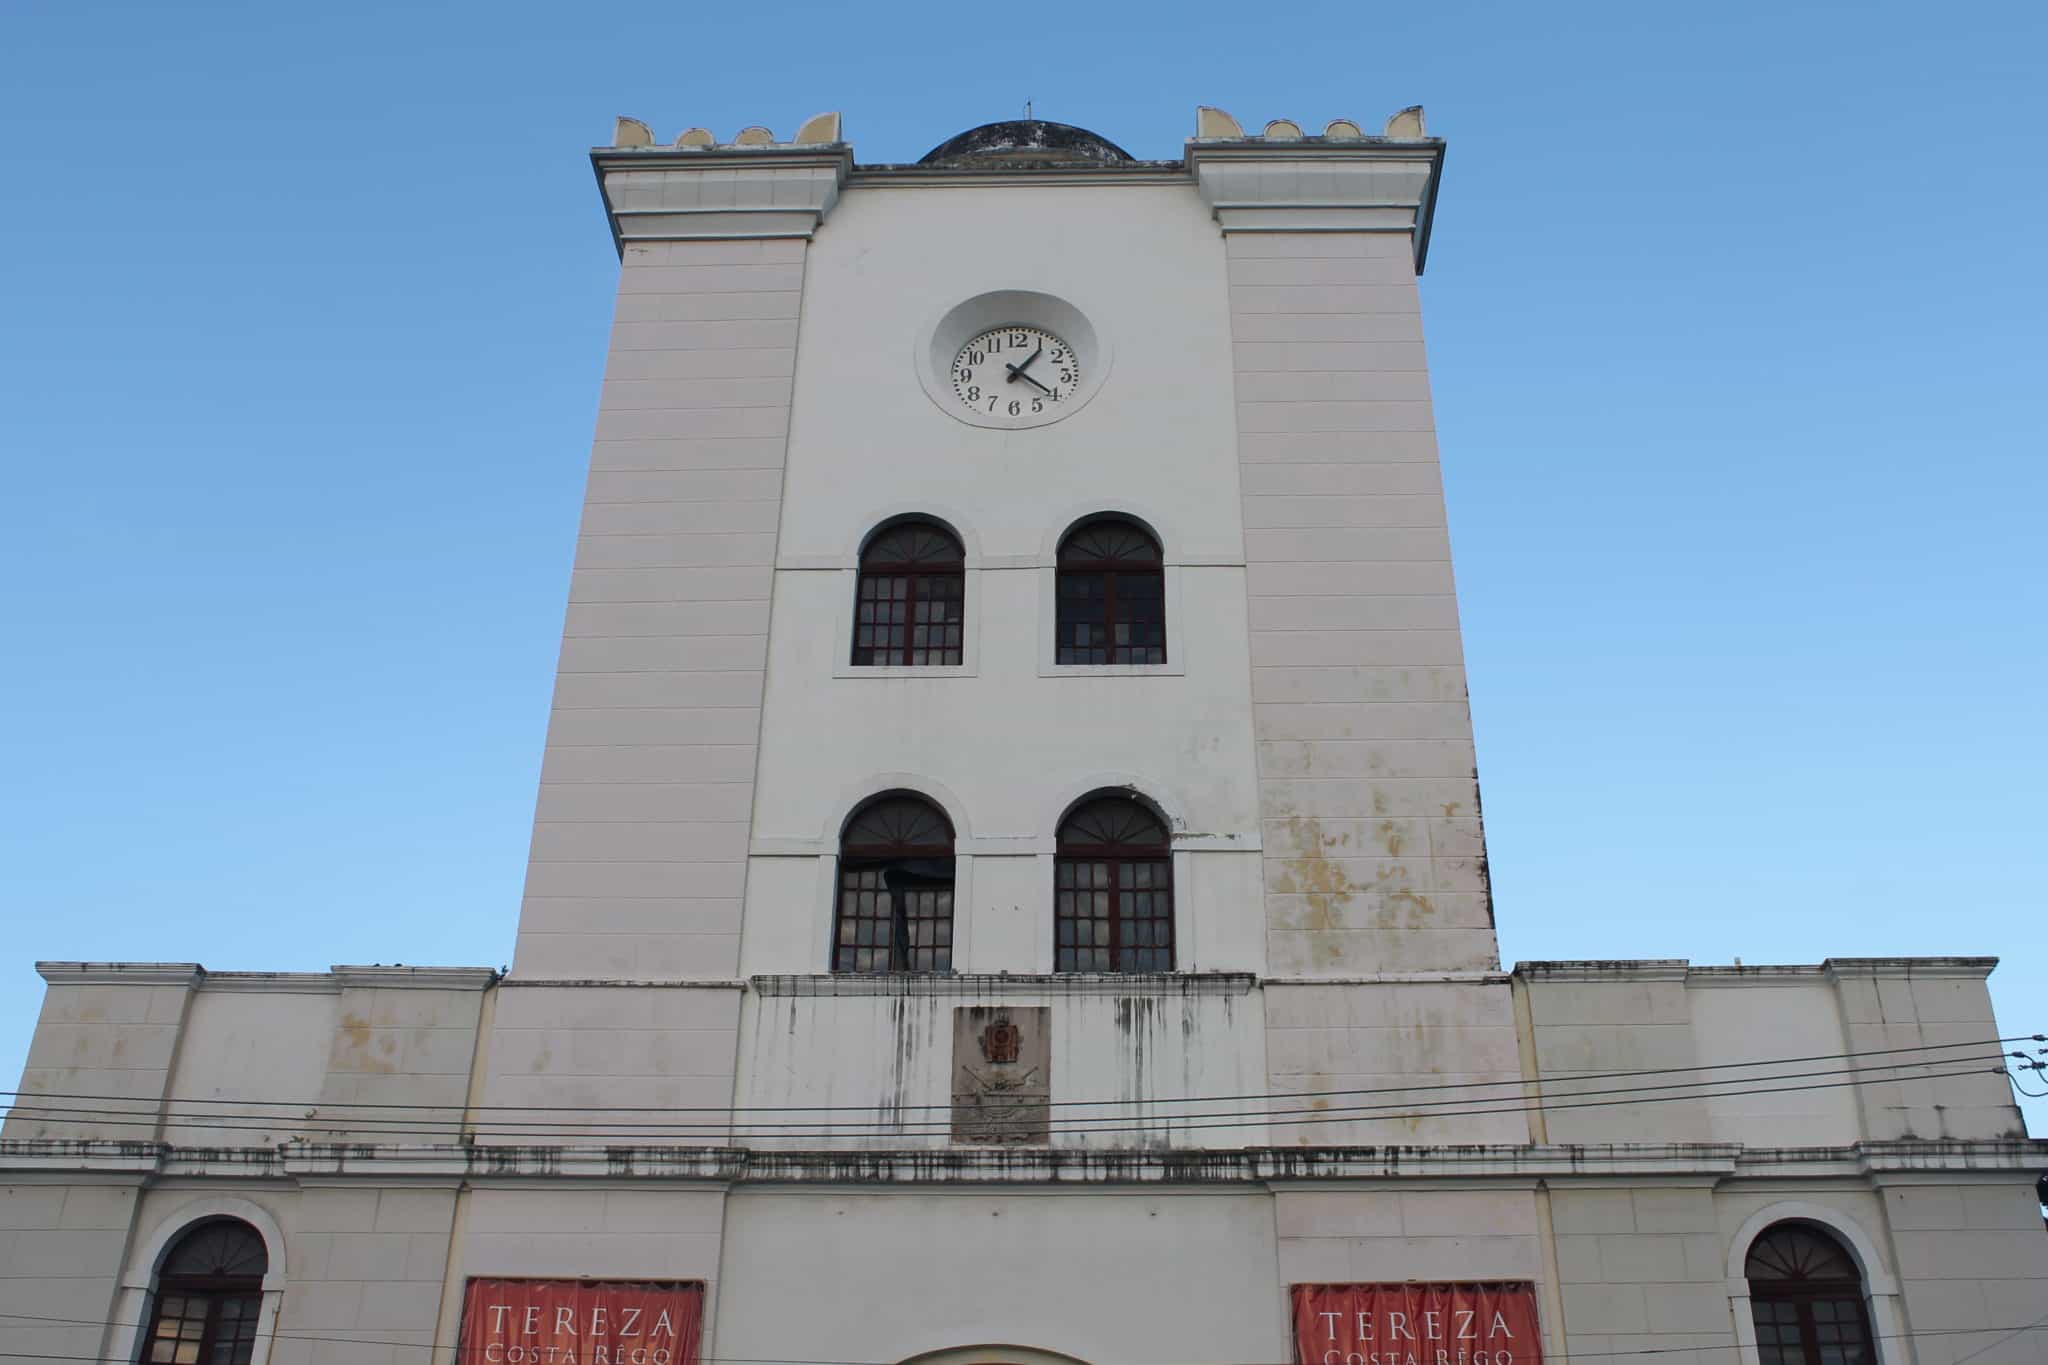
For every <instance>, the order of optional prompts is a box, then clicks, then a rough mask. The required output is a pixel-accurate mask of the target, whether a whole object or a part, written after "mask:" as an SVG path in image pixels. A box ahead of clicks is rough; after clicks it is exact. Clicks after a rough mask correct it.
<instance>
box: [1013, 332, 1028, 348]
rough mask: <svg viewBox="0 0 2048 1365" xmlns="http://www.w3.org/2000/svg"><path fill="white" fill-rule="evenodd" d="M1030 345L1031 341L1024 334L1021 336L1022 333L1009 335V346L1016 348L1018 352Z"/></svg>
mask: <svg viewBox="0 0 2048 1365" xmlns="http://www.w3.org/2000/svg"><path fill="white" fill-rule="evenodd" d="M1030 344H1031V339H1030V338H1029V337H1027V336H1025V335H1024V334H1023V333H1022V332H1012V333H1010V345H1012V346H1014V347H1016V348H1017V349H1018V350H1020V351H1021V350H1023V349H1024V348H1025V347H1026V346H1029V345H1030Z"/></svg>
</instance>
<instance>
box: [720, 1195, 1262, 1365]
mask: <svg viewBox="0 0 2048 1365" xmlns="http://www.w3.org/2000/svg"><path fill="white" fill-rule="evenodd" d="M723 1259H724V1264H725V1265H726V1267H727V1268H728V1271H729V1272H730V1278H729V1280H728V1281H727V1283H726V1285H725V1290H724V1294H723V1296H722V1298H721V1301H720V1307H719V1313H718V1320H717V1326H718V1338H717V1339H718V1354H719V1355H721V1356H725V1357H731V1358H740V1359H762V1358H773V1357H795V1358H797V1359H801V1360H863V1361H875V1360H903V1359H906V1358H908V1357H910V1356H913V1355H917V1354H921V1353H923V1352H925V1351H933V1350H939V1349H943V1348H946V1347H952V1346H963V1345H974V1344H983V1343H994V1342H1014V1343H1018V1344H1022V1345H1028V1346H1034V1347H1038V1348H1040V1349H1043V1350H1049V1351H1057V1352H1061V1353H1063V1354H1066V1355H1071V1356H1076V1357H1078V1358H1080V1359H1081V1360H1084V1361H1104V1362H1106V1361H1133V1362H1140V1365H1143V1363H1144V1362H1160V1365H1165V1363H1166V1362H1181V1361H1187V1360H1215V1361H1280V1360H1286V1359H1288V1358H1289V1355H1290V1354H1291V1352H1290V1350H1289V1345H1290V1343H1289V1341H1288V1336H1287V1325H1286V1318H1285V1310H1286V1295H1285V1292H1284V1290H1283V1289H1282V1288H1281V1286H1280V1285H1278V1284H1277V1283H1276V1282H1275V1278H1274V1273H1273V1267H1274V1232H1273V1212H1272V1203H1271V1201H1270V1199H1268V1198H1266V1197H1264V1196H1260V1195H1246V1194H1217V1195H1210V1194H1189V1193H1176V1192H1165V1191H1159V1192H1152V1191H1145V1192H1139V1191H1132V1192H1128V1193H1125V1192H1110V1191H1095V1192H1092V1193H1088V1194H1074V1195H1069V1194H1061V1193H1053V1192H1043V1193H1035V1194H1028V1195H1019V1194H1011V1193H998V1192H989V1193H985V1194H984V1193H962V1194H951V1193H936V1192H930V1191H926V1192H922V1193H920V1194H919V1195H918V1196H917V1197H916V1198H903V1197H901V1196H899V1195H895V1194H892V1193H890V1192H888V1191H880V1192H855V1191H851V1190H849V1191H845V1192H843V1193H817V1192H804V1193H797V1194H777V1193H774V1192H769V1191H758V1192H757V1191H748V1192H745V1193H743V1194H737V1195H734V1196H733V1197H732V1199H731V1200H730V1203H729V1208H728V1220H727V1226H726V1244H725V1255H724V1258H723ZM998 1358H1000V1357H998Z"/></svg>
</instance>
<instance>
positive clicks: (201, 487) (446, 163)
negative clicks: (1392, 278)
mask: <svg viewBox="0 0 2048 1365" xmlns="http://www.w3.org/2000/svg"><path fill="white" fill-rule="evenodd" d="M998 14H1000V15H1006V16H1008V17H998ZM2044 44H2048V10H2044V9H2043V8H2042V7H2041V6H2039V5H2038V4H2017V3H2014V4H2000V3H1985V4H1976V5H1971V6H1965V7H1949V8H1946V9H1941V10H1937V9H1935V8H1934V7H1931V6H1920V5H1916V6H1908V5H1897V4H1831V5H1814V4H1783V3H1772V4H1763V3H1756V4H1717V5H1700V6H1687V7H1683V8H1681V7H1678V6H1670V5H1659V4H1643V3H1640V0H1638V2H1637V3H1630V4H1605V5H1590V4H1578V5H1573V4H1566V5H1553V6H1534V5H1470V4H1467V5H1456V4H1432V5H1426V6H1425V5H1408V6H1370V7H1369V6H1361V5H1357V4H1347V5H1335V4H1318V3H1296V4H1293V5H1290V6H1287V7H1285V8H1284V9H1282V10H1272V9H1269V8H1268V9H1257V8H1249V9H1248V8H1245V7H1241V6H1231V7H1224V6H1212V5H1204V4H1181V5H1176V6H1172V7H1167V6H1163V5H1119V4H1114V3H1110V4H1096V5H1092V6H1089V7H1088V8H1087V9H1086V10H1085V11H1062V10H1058V9H1051V10H1048V9H1046V8H1045V7H1042V6H1041V7H1037V8H1035V9H1026V10H1019V11H1016V12H1015V13H1014V14H1012V13H1010V12H1008V11H1002V12H991V11H988V10H986V9H985V8H976V7H973V6H961V5H957V4H949V5H919V6H909V5H899V6H892V7H870V6H845V5H816V6H810V5H802V4H789V3H785V4H781V5H777V6H773V7H770V8H766V9H761V8H756V7H749V6H740V5H720V6H706V7H689V6H656V5H648V6H643V7H632V6H627V7H611V8H606V9H592V8H590V7H588V6H582V5H576V6H571V5H554V6H549V5H540V4H531V3H519V2H518V0H499V3H495V4H492V5H488V6H486V5H480V4H447V5H418V4H404V5H396V4H356V5H351V6H346V7H342V6H334V7H318V8H315V7H309V6H304V5H293V4H280V3H275V2H274V0H273V2H272V3H265V4H250V5H217V4H203V3H185V4H180V5H176V6H168V5H161V4H147V5H141V4H138V5H113V4H92V3H85V0H66V2H65V3H39V2H37V0H28V2H27V3H24V2H23V0H16V3H14V4H12V5H10V6H8V7H7V9H6V12H5V15H4V17H0V169H4V172H5V175H6V185H7V192H6V194H5V197H4V201H0V202H4V203H5V205H6V211H5V212H4V213H0V451H4V452H5V454H6V457H7V458H6V460H5V463H4V465H0V469H4V477H5V480H6V483H5V489H6V496H5V497H4V498H0V584H4V588H0V591H4V593H5V606H4V611H5V617H4V619H5V621H6V623H7V626H8V634H9V637H10V638H9V643H10V645H11V646H12V647H11V648H10V649H9V650H8V651H7V652H8V656H9V658H10V661H11V662H10V665H9V666H8V667H6V668H5V669H0V727H4V728H0V753H4V755H5V769H4V771H5V779H4V781H0V869H4V871H0V917H4V920H0V923H4V927H5V933H4V936H0V1072H4V1073H5V1075H6V1077H7V1078H9V1079H7V1080H6V1081H0V1084H11V1083H12V1081H11V1077H12V1076H13V1075H15V1074H16V1070H15V1068H16V1066H17V1064H18V1061H19V1059H20V1058H21V1056H22V1055H23V1054H24V1053H25V1051H26V1048H27V1042H28V1037H29V1033H30V1030H31V1028H32V1026H33V1022H34V1014H35V1010H36V1007H37V1002H38V1000H39V998H40V994H41V992H40V985H41V983H40V982H39V981H38V980H37V979H36V977H35V974H34V972H33V970H32V967H31V964H32V962H34V961H35V960H36V959H38V958H94V959H103V958H117V959H174V960H192V959H197V960H199V961H202V962H204V963H206V964H207V965H209V966H211V967H215V968H244V969H259V968H268V969H301V970H303V969H318V968H323V967H325V966H326V965H328V964H330V963H336V962H373V961H387V962H388V961H394V960H395V961H404V962H411V963H423V962H430V963H463V964H479V965H491V966H495V965H498V964H501V963H503V962H505V961H507V960H509V958H510V956H511V944H512V933H513V926H514V918H515V914H516V907H517V902H518V895H519V888H520V880H521V877H522V875H523V871H524V860H525V850H526V839H527V832H528V831H527V827H528V821H529V820H530V817H531V811H532V805H533V797H534V788H535V781H536V776H537V771H538V766H539V757H540V745H541V737H542V732H543V727H544V724H545V719H546V710H547V702H548V692H549V687H550V683H551V670H552V667H553V662H554V655H555V650H556V643H557V639H558V635H559V630H560V622H561V612H562V605H563V600H564V597H565V594H566V591H567V584H568V567H569V558H570V552H571V548H572V538H573V534H574V528H575V522H576V516H577V511H578V506H577V504H578V498H579V496H580V490H581V484H582V477H583V462H584V459H585V456H586V454H587V450H588V441H589V436H590V427H591V421H592V416H593V412H594V406H595V401H596V396H597V387H598V378H599V374H600V371H601V368H602V365H603V360H604V339H605V332H606V327H607V322H608V317H609V311H610V305H611V298H610V290H611V286H612V282H613V278H614V272H615V270H616V262H615V259H614V257H613V254H612V250H611V245H610V242H609V240H608V238H607V236H606V232H605V228H604V221H603V217H602V214H601V212H600V209H599V205H598V200H597V195H596V191H595V189H594V187H593V184H592V180H591V175H590V170H589V166H588V164H587V162H586V161H585V159H584V150H585V149H586V148H587V147H588V146H589V145H591V144H592V143H595V142H598V141H601V140H605V139H606V138H607V137H608V135H609V131H610V128H611V119H612V117H613V115H614V114H619V113H626V114H632V115H635V116H638V117H640V118H643V119H646V120H648V121H649V122H650V123H652V124H653V126H654V127H655V129H656V130H657V132H658V133H659V134H660V135H662V136H665V137H673V136H674V134H675V133H676V132H677V131H679V130H680V129H682V128H683V127H686V126H689V125H693V124H703V125H706V126H708V127H710V128H712V129H713V130H715V131H716V132H718V133H719V134H720V135H721V136H730V135H731V134H732V133H733V132H734V131H736V130H737V129H738V128H740V127H741V126H743V125H745V124H751V123H765V124H767V125H769V126H770V127H772V128H774V129H775V130H776V131H777V132H778V133H780V134H781V135H783V136H788V135H789V133H790V132H791V131H792V130H793V129H794V128H795V126H796V124H797V123H798V121H800V120H801V119H803V118H804V117H805V116H807V115H809V114H812V113H815V112H817V111H819V110H823V109H839V110H842V111H844V114H845V120H846V121H845V127H846V131H847V135H848V137H849V138H850V139H851V140H852V141H853V143H854V145H855V148H856V151H857V153H858V155H859V156H860V158H861V159H862V160H865V161H885V160H909V159H914V158H915V157H917V156H919V155H921V154H922V153H923V152H924V151H925V150H926V149H928V148H929V147H930V146H932V145H934V144H936V143H938V142H940V141H942V140H943V139H944V138H946V137H948V136H950V135H951V134H953V133H955V132H958V131H960V130H961V129H963V128H966V127H969V126H971V125H973V124H977V123H982V122H986V121H989V120H992V119H998V118H1005V117H1011V116H1014V115H1015V114H1017V113H1018V112H1019V111H1020V109H1021V107H1022V105H1023V103H1024V101H1025V99H1026V98H1030V99H1032V100H1034V101H1035V106H1036V111H1037V112H1038V114H1039V115H1040V116H1041V117H1045V118H1054V119H1059V120H1062V121H1065V122H1071V123H1078V124H1082V125H1084V126H1087V127H1090V128H1093V129H1095V130H1097V131H1099V132H1101V133H1103V134H1104V135H1106V136H1108V137H1110V138H1111V139H1112V140H1114V141H1116V142H1118V143H1120V144H1122V145H1123V146H1125V147H1127V148H1129V149H1130V150H1131V151H1132V152H1133V153H1135V154H1137V155H1139V156H1145V157H1171V156H1176V155H1178V154H1179V150H1180V147H1181V143H1182V140H1183V139H1184V138H1185V137H1186V136H1187V135H1188V134H1189V133H1191V132H1192V131H1193V123H1194V109H1195V106H1196V105H1197V104H1198V103H1207V104H1217V105H1221V106H1222V107H1224V108H1226V109H1229V110H1230V111H1232V112H1233V113H1235V114H1236V115H1238V117H1239V118H1240V119H1242V120H1243V121H1244V122H1245V123H1246V125H1247V126H1251V127H1256V126H1258V125H1260V124H1263V123H1264V122H1265V121H1266V120H1267V119H1270V118H1275V117H1280V116H1289V117H1294V118H1297V119H1299V120H1301V121H1302V122H1303V123H1304V124H1314V125H1316V126H1320V124H1321V123H1323V122H1324V121H1326V120H1328V119H1330V118H1333V117H1337V116H1348V117H1352V118H1355V119H1357V120H1359V121H1360V122H1361V123H1363V124H1365V125H1366V126H1367V127H1368V128H1376V127H1378V126H1379V123H1380V121H1381V120H1382V119H1384V117H1385V116H1386V115H1387V114H1388V113H1390V112H1391V111H1393V110H1395V109H1397V108H1399V107H1401V106H1403V105H1408V104H1415V103H1422V104H1424V105H1426V106H1427V107H1428V111H1429V122H1430V128H1431V131H1432V132H1435V133H1438V134H1441V135H1443V136H1445V137H1447V138H1448V139H1449V140H1450V153H1449V158H1448V164H1447V169H1446V179H1445V182H1444V187H1443V194H1442V200H1441V203H1440V205H1439V209H1438V215H1437V223H1436V235H1435V240H1434V244H1433V247H1432V252H1431V269H1430V273H1429V275H1428V276H1427V277H1426V279H1425V280H1424V282H1423V290H1424V309H1425V320H1426V323H1427V326H1428V330H1429V335H1430V344H1431V360H1432V365H1433V368H1434V382H1435V386H1436V398H1437V403H1438V417H1439V421H1440V430H1441V437H1442V444H1443V454H1444V468H1445V476H1446V480H1447V484H1448V489H1449V496H1450V513H1451V522H1452V532H1453V536H1454V542H1455V546H1456V551H1457V555H1458V571H1459V582H1460V588H1461V592H1462V603H1463V612H1464V623H1465V628H1466V632H1467V648H1468V655H1469V661H1470V667H1471V680H1472V693H1473V707H1474V713H1475V718H1476V722H1477V726H1478V733H1479V755H1480V771H1481V777H1482V779H1483V782H1484V791H1485V799H1486V814H1487V818H1488V833H1489V836H1490V843H1491V853H1492V866H1493V873H1494V885H1495V889H1496V892H1497V897H1498V905H1497V909H1498V915H1499V920H1500V927H1501V940H1502V950H1503V955H1504V956H1505V957H1506V958H1507V959H1508V960H1509V961H1513V960H1515V959H1518V958H1570V957H1687V958H1691V959H1693V960H1695V961H1701V962H1725V961H1728V960H1730V959H1731V958H1733V957H1735V956H1738V955H1739V956H1741V957H1742V958H1743V960H1744V961H1746V962H1751V963H1757V962H1801V961H1808V962H1810V961H1818V960H1819V959H1821V958H1822V957H1825V956H1828V955H1831V954H1832V955H1839V956H1876V955H1890V954H1920V953H1926V954H1996V955H1998V956H2000V957H2001V958H2003V959H2004V964H2003V966H2001V968H2000V969H1999V971H1998V973H1997V974H1996V975H1995V976H1994V977H1993V992H1994V996H1995V998H1996V1000H1997V1003H1998V1007H1999V1010H2000V1014H2001V1018H2002V1021H2003V1022H2004V1024H2005V1025H2006V1026H2007V1029H2008V1031H2017V1030H2019V1029H2022V1028H2025V1029H2029V1030H2039V1031H2043V1032H2048V929H2044V917H2043V909H2042V907H2043V900H2044V893H2043V891H2042V886H2043V883H2044V881H2048V837H2044V836H2043V833H2042V831H2041V800H2040V795H2041V790H2042V776H2041V775H2042V773H2043V772H2044V771H2048V724H2044V720H2043V716H2044V713H2048V707H2044V703H2048V683H2044V678H2048V646H2044V643H2043V632H2042V622H2043V620H2044V616H2048V612H2044V606H2048V603H2044V601H2043V597H2044V593H2043V581H2044V575H2043V572H2042V566H2041V546H2042V540H2043V537H2042V534H2041V520H2042V504H2043V497H2044V494H2048V471H2044V455H2048V449H2044V447H2048V441H2044V437H2043V422H2042V417H2041V412H2040V396H2041V392H2042V379H2041V374H2042V368H2043V360H2044V358H2048V357H2044V349H2048V348H2044V342H2043V321H2042V320H2043V318H2044V317H2048V285H2044V271H2043V265H2042V242H2043V233H2042V227H2041V224H2042V222H2043V221H2044V219H2048V188H2044V185H2048V181H2044V177H2043V176H2042V175H2041V173H2040V165H2041V138H2042V132H2043V128H2044V126H2048V117H2044V116H2048V86H2044V84H2043V82H2042V81H2041V80H2040V77H2039V71H2038V58H2039V54H2040V53H2041V51H2043V50H2044ZM2031 1118H2032V1122H2033V1126H2034V1130H2035V1131H2036V1132H2044V1131H2048V1106H2035V1107H2034V1108H2033V1109H2032V1110H2031Z"/></svg>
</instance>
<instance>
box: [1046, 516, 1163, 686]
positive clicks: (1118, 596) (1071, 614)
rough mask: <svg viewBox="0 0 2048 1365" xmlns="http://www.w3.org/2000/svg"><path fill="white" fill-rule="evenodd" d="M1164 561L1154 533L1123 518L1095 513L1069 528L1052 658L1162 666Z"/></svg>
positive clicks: (1061, 554) (1060, 571)
mask: <svg viewBox="0 0 2048 1365" xmlns="http://www.w3.org/2000/svg"><path fill="white" fill-rule="evenodd" d="M1164 559H1165V556H1164V555H1163V554H1161V552H1160V549H1159V542H1158V541H1157V540H1156V539H1154V538H1153V536H1152V533H1151V532H1150V531H1147V530H1146V529H1145V528H1144V527H1142V526H1140V525H1138V524H1137V523H1136V522H1134V521H1130V520H1128V519H1126V518H1123V517H1096V518H1094V519H1092V520H1089V521H1084V522H1082V523H1081V524H1080V525H1079V526H1076V527H1075V528H1074V529H1073V530H1071V531H1069V532H1067V534H1066V536H1065V537H1064V538H1063V539H1062V540H1061V541H1060V549H1059V556H1058V565H1059V567H1058V569H1057V570H1056V571H1055V572H1056V573H1057V576H1058V584H1059V586H1058V593H1057V597H1058V606H1057V609H1056V618H1057V621H1058V625H1057V628H1056V630H1057V636H1056V642H1057V648H1056V651H1055V654H1054V662H1055V663H1062V664H1163V663H1165V662H1166V571H1165V568H1164Z"/></svg>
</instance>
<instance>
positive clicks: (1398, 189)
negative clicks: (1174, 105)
mask: <svg viewBox="0 0 2048 1365" xmlns="http://www.w3.org/2000/svg"><path fill="white" fill-rule="evenodd" d="M1443 158H1444V143H1443V139H1442V138H1433V137H1430V136H1428V135H1427V134H1426V133H1425V132H1424V131H1423V122H1422V106H1420V105H1411V106H1410V107H1408V108H1406V109H1402V110H1399V111H1397V112H1396V113H1395V114H1393V116H1392V117H1390V118H1388V119H1387V121H1386V125H1385V131H1384V132H1382V133H1378V134H1368V133H1366V132H1365V130H1364V128H1363V126H1362V125H1360V124H1359V123H1358V122H1357V121H1356V120H1353V119H1348V118H1336V119H1331V120H1330V121H1329V122H1328V123H1326V124H1324V125H1323V131H1322V132H1320V133H1309V132H1306V131H1305V130H1304V129H1303V126H1302V125H1301V124H1300V123H1298V122H1296V121H1295V120H1293V119H1287V118H1280V119H1274V120H1273V121H1272V122H1270V123H1268V124H1267V125H1266V126H1265V130H1264V131H1263V132H1261V133H1257V134H1250V133H1246V132H1245V131H1244V125H1243V124H1241V123H1239V122H1238V121H1237V119H1236V118H1234V117H1232V116H1231V115H1230V114H1229V113H1228V112H1226V111H1224V110H1222V109H1218V108H1215V107H1213V106H1211V105H1202V106H1200V107H1198V108H1197V109H1196V110H1195V135H1194V136H1193V137H1191V138H1189V139H1188V142H1187V164H1188V168H1189V169H1190V170H1191V171H1193V172H1194V175H1195V183H1196V185H1197V186H1198V187H1199V188H1200V190H1201V192H1202V197H1203V198H1204V199H1206V200H1208V201H1209V206H1210V209H1211V210H1212V211H1213V213H1214V214H1215V217H1216V223H1217V225H1218V226H1219V227H1221V228H1222V229H1223V232H1224V234H1225V235H1229V234H1231V233H1239V232H1388V233H1403V234H1406V235H1407V236H1408V238H1409V241H1410V243H1411V244H1412V246H1413V250H1414V256H1415V273H1416V274H1418V275H1419V274H1421V273H1422V269H1423V266H1424V264H1425V263H1426V262H1427V260H1428V257H1429V230H1430V222H1431V219H1432V217H1433V216H1434V214H1435V211H1436V191H1437V183H1438V180H1439V179H1440V177H1441V175H1442V171H1443Z"/></svg>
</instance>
